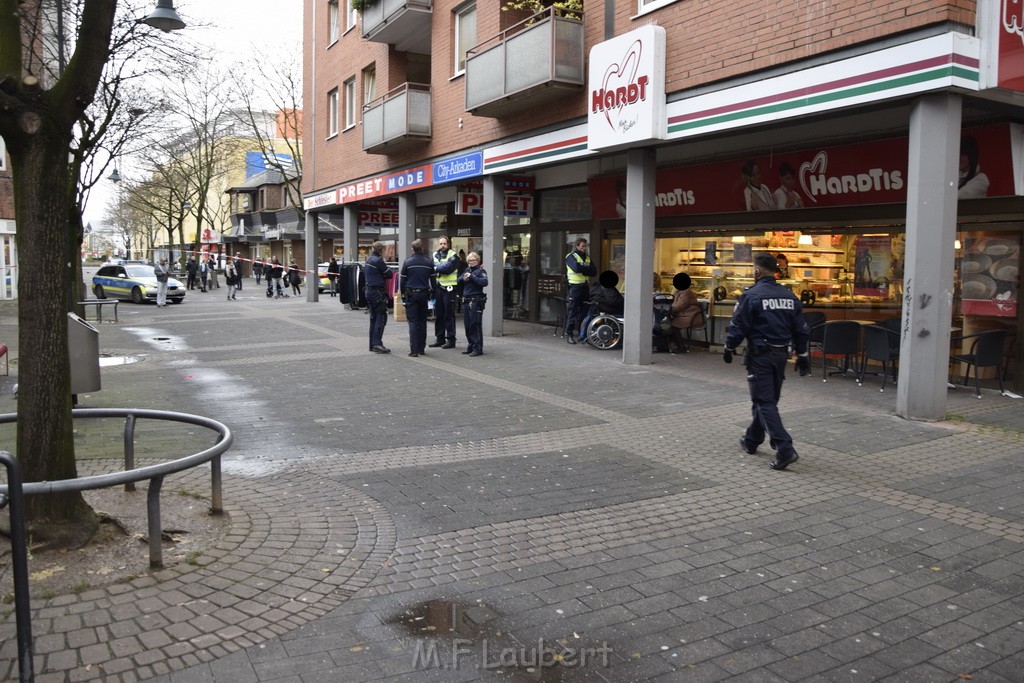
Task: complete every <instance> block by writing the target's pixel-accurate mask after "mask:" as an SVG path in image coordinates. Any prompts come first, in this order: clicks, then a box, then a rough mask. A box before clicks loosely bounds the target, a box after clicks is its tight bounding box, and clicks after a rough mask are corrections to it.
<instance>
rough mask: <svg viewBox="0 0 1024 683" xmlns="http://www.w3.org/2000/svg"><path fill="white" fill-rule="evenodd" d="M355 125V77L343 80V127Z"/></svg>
mask: <svg viewBox="0 0 1024 683" xmlns="http://www.w3.org/2000/svg"><path fill="white" fill-rule="evenodd" d="M354 125H356V79H354V78H350V79H348V80H347V81H345V128H351V127H352V126H354Z"/></svg>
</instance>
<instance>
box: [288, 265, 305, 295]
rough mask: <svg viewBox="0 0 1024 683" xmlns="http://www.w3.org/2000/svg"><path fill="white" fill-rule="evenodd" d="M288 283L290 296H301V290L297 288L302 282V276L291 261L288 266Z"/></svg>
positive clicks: (297, 267) (297, 266)
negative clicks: (290, 287)
mask: <svg viewBox="0 0 1024 683" xmlns="http://www.w3.org/2000/svg"><path fill="white" fill-rule="evenodd" d="M288 282H290V283H291V285H292V294H294V295H295V296H302V289H300V288H299V284H300V283H301V282H302V275H301V274H300V273H299V264H298V263H296V262H295V259H292V262H291V263H290V264H288Z"/></svg>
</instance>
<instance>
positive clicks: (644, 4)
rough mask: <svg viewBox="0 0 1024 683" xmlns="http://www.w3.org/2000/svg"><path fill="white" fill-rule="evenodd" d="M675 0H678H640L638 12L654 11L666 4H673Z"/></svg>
mask: <svg viewBox="0 0 1024 683" xmlns="http://www.w3.org/2000/svg"><path fill="white" fill-rule="evenodd" d="M674 2H677V0H638V3H637V4H638V7H637V14H646V13H648V12H653V11H654V10H656V9H661V8H662V7H664V6H665V5H671V4H672V3H674Z"/></svg>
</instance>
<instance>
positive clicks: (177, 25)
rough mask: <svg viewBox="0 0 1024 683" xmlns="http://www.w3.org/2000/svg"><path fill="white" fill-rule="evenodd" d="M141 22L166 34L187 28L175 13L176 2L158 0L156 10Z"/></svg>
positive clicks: (140, 20) (172, 0)
mask: <svg viewBox="0 0 1024 683" xmlns="http://www.w3.org/2000/svg"><path fill="white" fill-rule="evenodd" d="M139 22H141V23H143V24H146V25H147V26H152V27H153V28H158V29H160V30H161V31H163V32H164V33H170V32H171V31H177V30H178V29H182V28H185V22H184V21H182V20H181V17H179V16H178V13H177V12H175V11H174V0H156V9H155V10H153V12H152V13H151V14H150V15H149V16H147V17H145V18H143V19H139Z"/></svg>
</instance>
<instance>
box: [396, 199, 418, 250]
mask: <svg viewBox="0 0 1024 683" xmlns="http://www.w3.org/2000/svg"><path fill="white" fill-rule="evenodd" d="M414 239H416V195H413V194H408V193H407V194H400V195H398V262H399V263H401V262H402V261H404V260H405V259H406V257H408V256H409V254H411V253H412V241H413V240H414Z"/></svg>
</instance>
